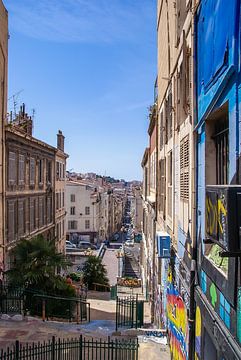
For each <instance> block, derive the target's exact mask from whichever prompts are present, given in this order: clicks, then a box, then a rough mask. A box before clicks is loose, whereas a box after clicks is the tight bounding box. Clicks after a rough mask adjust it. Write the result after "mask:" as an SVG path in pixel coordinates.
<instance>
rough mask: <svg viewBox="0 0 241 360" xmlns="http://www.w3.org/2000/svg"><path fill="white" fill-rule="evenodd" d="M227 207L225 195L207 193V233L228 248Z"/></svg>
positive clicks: (212, 192)
mask: <svg viewBox="0 0 241 360" xmlns="http://www.w3.org/2000/svg"><path fill="white" fill-rule="evenodd" d="M227 214H228V213H227V207H226V197H225V194H224V193H218V192H215V191H207V192H206V233H207V235H208V236H210V237H211V238H213V239H214V240H217V241H219V242H220V244H222V245H223V246H224V247H225V248H227V246H228V243H227Z"/></svg>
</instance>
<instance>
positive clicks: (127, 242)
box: [125, 240, 134, 246]
mask: <svg viewBox="0 0 241 360" xmlns="http://www.w3.org/2000/svg"><path fill="white" fill-rule="evenodd" d="M125 245H126V246H134V241H133V240H127V241H126V242H125Z"/></svg>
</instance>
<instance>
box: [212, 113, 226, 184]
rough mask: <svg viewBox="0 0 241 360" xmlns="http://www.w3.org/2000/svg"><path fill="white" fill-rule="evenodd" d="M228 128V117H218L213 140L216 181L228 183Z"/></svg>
mask: <svg viewBox="0 0 241 360" xmlns="http://www.w3.org/2000/svg"><path fill="white" fill-rule="evenodd" d="M228 133H229V129H228V119H227V118H224V119H219V121H217V122H216V124H215V133H214V135H213V140H214V142H215V147H216V183H217V185H225V184H228V164H229V162H228V158H229V145H228V143H229V136H228Z"/></svg>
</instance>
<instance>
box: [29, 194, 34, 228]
mask: <svg viewBox="0 0 241 360" xmlns="http://www.w3.org/2000/svg"><path fill="white" fill-rule="evenodd" d="M34 210H35V209H34V198H30V199H29V220H30V221H29V222H30V226H29V227H30V232H32V231H34V217H35V214H34Z"/></svg>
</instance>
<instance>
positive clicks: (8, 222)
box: [4, 104, 56, 268]
mask: <svg viewBox="0 0 241 360" xmlns="http://www.w3.org/2000/svg"><path fill="white" fill-rule="evenodd" d="M5 144H6V151H5V165H6V175H5V182H6V193H5V194H6V195H5V209H6V211H5V244H4V245H5V246H4V249H5V268H8V267H9V266H10V263H11V250H12V249H13V247H14V246H15V245H16V243H17V242H18V241H19V240H20V239H21V238H31V237H33V236H36V235H38V234H44V235H45V237H46V238H48V239H54V224H55V214H54V187H55V179H54V168H55V154H56V149H55V148H54V147H52V146H50V145H48V144H46V143H44V142H42V141H40V140H37V139H36V138H34V137H33V136H32V119H31V117H29V116H28V114H27V113H26V112H25V106H24V104H23V106H21V109H20V112H19V114H18V115H17V117H16V119H15V120H13V121H12V122H9V123H8V124H6V126H5Z"/></svg>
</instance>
